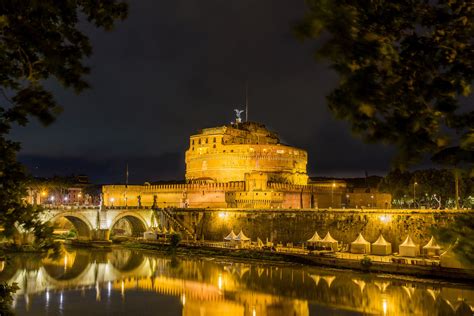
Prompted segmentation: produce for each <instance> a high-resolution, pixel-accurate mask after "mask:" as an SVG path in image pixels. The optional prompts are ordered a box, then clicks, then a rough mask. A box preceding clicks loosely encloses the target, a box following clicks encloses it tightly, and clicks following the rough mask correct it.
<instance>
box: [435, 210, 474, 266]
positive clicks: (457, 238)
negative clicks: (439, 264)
mask: <svg viewBox="0 0 474 316" xmlns="http://www.w3.org/2000/svg"><path fill="white" fill-rule="evenodd" d="M433 234H434V235H435V236H436V238H437V239H438V240H439V241H440V242H442V243H445V244H454V243H456V246H455V247H454V248H453V251H454V252H455V253H456V254H457V255H458V257H459V258H460V259H461V260H462V261H464V262H465V263H467V264H469V265H472V264H473V262H474V214H472V213H471V214H464V215H460V216H456V218H455V220H454V222H453V223H451V224H450V225H449V226H447V227H442V228H437V229H433Z"/></svg>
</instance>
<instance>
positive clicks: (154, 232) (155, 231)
mask: <svg viewBox="0 0 474 316" xmlns="http://www.w3.org/2000/svg"><path fill="white" fill-rule="evenodd" d="M175 233H176V231H175V230H174V229H173V226H170V229H167V228H166V227H163V228H160V227H154V228H151V229H149V230H147V231H146V232H144V233H143V239H147V240H152V239H158V237H160V236H166V235H172V234H175Z"/></svg>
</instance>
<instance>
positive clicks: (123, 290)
mask: <svg viewBox="0 0 474 316" xmlns="http://www.w3.org/2000/svg"><path fill="white" fill-rule="evenodd" d="M120 294H121V295H122V298H124V297H125V282H124V281H123V280H122V284H121V285H120Z"/></svg>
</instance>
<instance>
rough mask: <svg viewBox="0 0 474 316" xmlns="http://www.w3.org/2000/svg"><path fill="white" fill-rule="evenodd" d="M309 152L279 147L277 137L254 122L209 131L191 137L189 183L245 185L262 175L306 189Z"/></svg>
mask: <svg viewBox="0 0 474 316" xmlns="http://www.w3.org/2000/svg"><path fill="white" fill-rule="evenodd" d="M307 159H308V158H307V153H306V151H304V150H302V149H299V148H295V147H290V146H286V145H282V144H280V140H279V139H278V136H277V135H276V134H275V133H273V132H270V131H269V130H268V129H266V128H265V126H264V125H262V124H259V123H255V122H244V123H236V124H232V125H228V126H221V127H214V128H206V129H203V130H201V131H200V132H199V133H198V134H196V135H192V136H191V137H190V145H189V149H188V150H187V151H186V158H185V160H186V180H187V181H188V182H193V181H213V182H232V181H244V180H245V174H246V173H253V172H262V173H265V174H267V176H268V180H269V181H271V182H283V183H292V184H300V185H305V184H307V182H308V175H307V173H306V164H307Z"/></svg>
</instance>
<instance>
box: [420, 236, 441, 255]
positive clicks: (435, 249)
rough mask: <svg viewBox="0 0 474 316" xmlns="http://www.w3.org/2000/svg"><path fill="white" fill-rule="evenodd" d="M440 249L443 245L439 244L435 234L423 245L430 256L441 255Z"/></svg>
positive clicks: (425, 252)
mask: <svg viewBox="0 0 474 316" xmlns="http://www.w3.org/2000/svg"><path fill="white" fill-rule="evenodd" d="M440 251H441V247H440V245H438V242H437V241H436V239H435V238H434V236H431V239H430V241H428V243H427V244H426V245H424V246H423V253H424V254H426V255H428V256H439V253H440Z"/></svg>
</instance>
